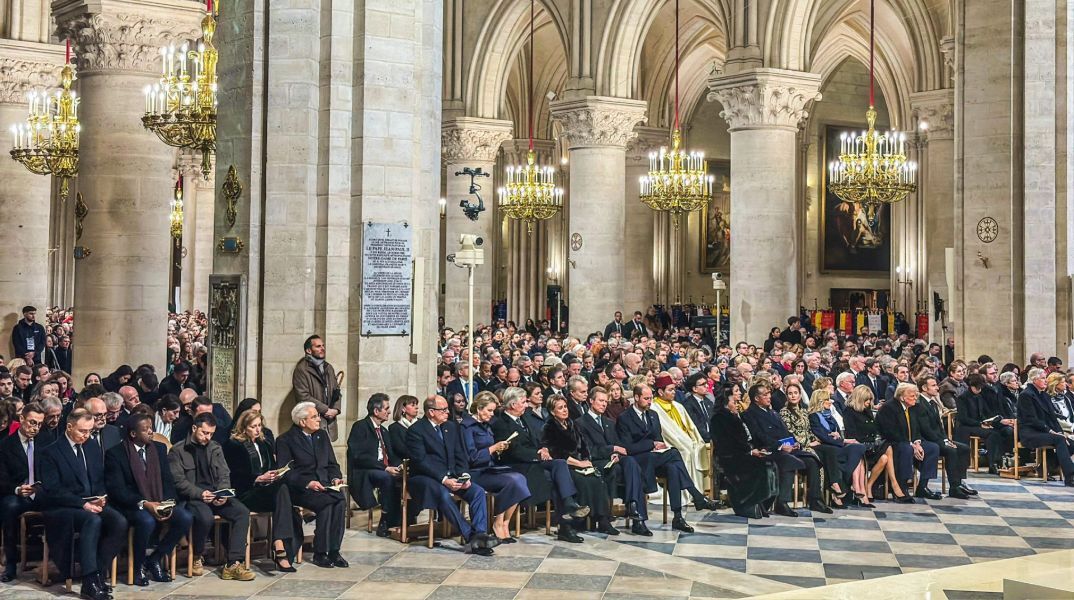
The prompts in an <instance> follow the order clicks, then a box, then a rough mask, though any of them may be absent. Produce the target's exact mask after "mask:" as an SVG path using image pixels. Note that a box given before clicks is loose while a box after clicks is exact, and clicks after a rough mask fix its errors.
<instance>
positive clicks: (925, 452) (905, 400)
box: [876, 383, 942, 500]
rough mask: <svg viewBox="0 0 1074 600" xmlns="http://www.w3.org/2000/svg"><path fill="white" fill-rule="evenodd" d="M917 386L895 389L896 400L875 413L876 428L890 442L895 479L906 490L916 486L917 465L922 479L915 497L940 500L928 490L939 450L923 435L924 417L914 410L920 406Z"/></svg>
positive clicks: (935, 493)
mask: <svg viewBox="0 0 1074 600" xmlns="http://www.w3.org/2000/svg"><path fill="white" fill-rule="evenodd" d="M917 395H918V391H917V386H916V385H914V384H912V383H903V384H900V385H899V387H898V388H896V389H895V397H894V398H893V399H892V401H891V402H885V403H884V404H883V405H881V406H880V410H879V411H877V413H876V426H877V429H878V430H879V431H880V437H882V438H884V439H885V440H887V441H888V442H889V443H890V444H891V447H892V451H893V453H894V455H895V476H896V477H898V478H899V484H900V485H903V486H904V487H903V489H905V490H908V489H910V488H911V487H913V486H912V485H910V484H911V481H912V480H913V478H914V466H915V464H916V465H917V470H918V473H919V474H920V480H919V481H918V484H917V490H916V491H915V492H914V496H916V497H918V498H927V499H929V500H939V499H940V498H941V497H942V496H940V494H939V493H937V492H934V491H932V490H930V489H929V480H930V479H935V478H936V465H937V462H938V460H939V458H940V447H939V446H937V445H936V444H935V443H933V442H930V441H928V440H927V439H925V438H924V436H923V435H922V432H921V417H920V415H919V414H917V413H915V411H913V410H911V409H913V407H914V406H915V405H916V404H917Z"/></svg>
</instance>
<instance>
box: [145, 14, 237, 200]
mask: <svg viewBox="0 0 1074 600" xmlns="http://www.w3.org/2000/svg"><path fill="white" fill-rule="evenodd" d="M205 10H206V14H205V18H204V19H202V21H201V34H202V39H201V41H200V42H199V43H198V46H197V49H196V50H191V49H190V47H189V45H188V44H186V43H184V44H183V45H182V46H180V47H179V48H178V50H176V48H175V46H167V47H164V48H161V49H160V56H161V62H162V67H161V76H160V83H158V84H156V85H153V86H146V88H145V114H144V115H143V116H142V125H143V126H144V127H145V128H146V129H148V130H150V131H152V132H153V133H155V134H157V137H158V138H160V140H161V141H162V142H164V143H165V144H168V145H169V146H175V147H177V148H190V149H191V150H197V151H199V152H201V174H202V176H203V177H204V178H205V179H206V180H208V179H209V174H210V173H211V172H212V160H211V158H210V157H211V156H212V154H213V152H215V151H216V101H217V100H216V90H217V80H216V63H217V61H218V59H219V54H218V53H217V51H216V48H215V47H214V46H213V35H214V34H215V33H216V18H215V16H214V15H215V12H214V9H213V0H206V3H205ZM188 61H189V63H190V65H189V66H190V68H189V69H188V68H187V67H188V65H187V63H188Z"/></svg>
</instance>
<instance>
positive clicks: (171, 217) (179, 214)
mask: <svg viewBox="0 0 1074 600" xmlns="http://www.w3.org/2000/svg"><path fill="white" fill-rule="evenodd" d="M168 207H169V208H170V209H171V212H170V213H169V214H168V225H169V228H170V230H171V233H172V237H173V238H175V239H177V240H181V239H183V174H182V173H180V174H179V179H178V181H176V182H175V194H174V196H173V197H172V200H171V202H169V203H168Z"/></svg>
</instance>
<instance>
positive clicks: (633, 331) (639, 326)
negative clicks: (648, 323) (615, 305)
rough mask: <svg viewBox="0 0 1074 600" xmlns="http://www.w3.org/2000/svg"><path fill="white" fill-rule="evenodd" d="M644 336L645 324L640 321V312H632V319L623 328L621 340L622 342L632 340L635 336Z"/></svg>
mask: <svg viewBox="0 0 1074 600" xmlns="http://www.w3.org/2000/svg"><path fill="white" fill-rule="evenodd" d="M645 334H646V331H645V323H643V322H642V320H641V311H639V310H636V311H634V318H633V319H631V320H630V321H629V322H628V323H627V324H626V325H625V326H624V327H623V339H624V340H630V339H633V337H634V336H635V335H637V336H643V335H645Z"/></svg>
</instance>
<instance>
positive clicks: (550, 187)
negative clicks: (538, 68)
mask: <svg viewBox="0 0 1074 600" xmlns="http://www.w3.org/2000/svg"><path fill="white" fill-rule="evenodd" d="M533 21H534V0H530V56H529V61H530V62H529V71H530V72H529V107H528V108H529V133H530V147H529V152H528V153H527V154H526V164H525V165H519V166H509V167H507V177H506V179H507V182H506V183H505V185H504V186H503V187H501V188H500V189H499V197H500V210H502V211H503V213H504V215H506V216H507V218H509V219H516V220H519V221H525V222H526V231H529V232H532V231H533V224H534V223H536V222H537V221H543V220H545V219H551V218H552V217H554V216H556V215H557V214H559V211H560V209H562V208H563V189H562V188H557V187H556V171H555V169H553V168H552V167H550V166H540V165H538V164H537V153H536V152H534V151H533Z"/></svg>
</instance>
